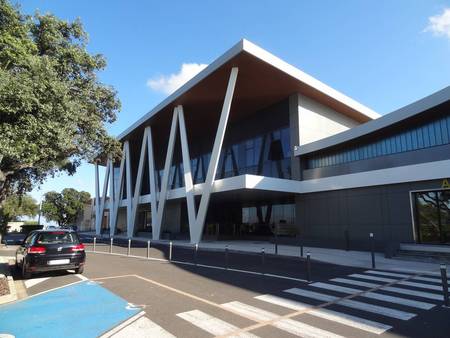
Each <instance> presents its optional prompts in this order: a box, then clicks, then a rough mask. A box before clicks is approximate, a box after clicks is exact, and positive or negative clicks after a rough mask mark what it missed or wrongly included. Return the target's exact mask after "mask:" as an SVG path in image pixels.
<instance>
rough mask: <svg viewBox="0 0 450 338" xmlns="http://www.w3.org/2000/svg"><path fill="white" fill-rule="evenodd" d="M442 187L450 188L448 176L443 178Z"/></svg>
mask: <svg viewBox="0 0 450 338" xmlns="http://www.w3.org/2000/svg"><path fill="white" fill-rule="evenodd" d="M442 189H450V182H449V181H448V179H447V178H446V179H444V180H442Z"/></svg>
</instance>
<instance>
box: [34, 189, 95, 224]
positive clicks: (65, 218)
mask: <svg viewBox="0 0 450 338" xmlns="http://www.w3.org/2000/svg"><path fill="white" fill-rule="evenodd" d="M90 201H91V195H90V194H89V193H88V192H86V191H77V190H75V189H73V188H66V189H64V190H63V191H62V192H61V193H58V192H56V191H50V192H48V193H46V194H45V195H44V201H43V202H42V214H43V215H44V216H45V218H46V219H47V220H49V221H55V222H58V224H59V225H60V226H62V225H71V224H74V223H75V222H76V220H77V218H78V216H79V215H80V213H81V212H82V211H83V208H84V207H85V205H86V204H87V203H89V202H90Z"/></svg>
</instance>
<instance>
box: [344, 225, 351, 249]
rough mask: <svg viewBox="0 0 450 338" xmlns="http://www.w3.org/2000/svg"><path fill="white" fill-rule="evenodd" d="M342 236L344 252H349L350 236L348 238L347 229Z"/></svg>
mask: <svg viewBox="0 0 450 338" xmlns="http://www.w3.org/2000/svg"><path fill="white" fill-rule="evenodd" d="M344 235H345V251H349V250H350V236H349V232H348V229H346V230H345V232H344Z"/></svg>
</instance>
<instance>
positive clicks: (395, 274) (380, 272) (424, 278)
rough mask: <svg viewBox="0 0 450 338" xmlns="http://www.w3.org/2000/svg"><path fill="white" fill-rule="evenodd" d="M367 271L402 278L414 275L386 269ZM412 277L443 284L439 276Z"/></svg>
mask: <svg viewBox="0 0 450 338" xmlns="http://www.w3.org/2000/svg"><path fill="white" fill-rule="evenodd" d="M365 273H370V274H376V275H382V276H390V277H400V278H408V277H412V275H404V274H401V273H392V272H384V271H376V270H367V271H365ZM411 279H415V280H420V281H423V282H430V283H438V284H441V280H440V279H439V278H430V277H422V276H415V277H412V278H411Z"/></svg>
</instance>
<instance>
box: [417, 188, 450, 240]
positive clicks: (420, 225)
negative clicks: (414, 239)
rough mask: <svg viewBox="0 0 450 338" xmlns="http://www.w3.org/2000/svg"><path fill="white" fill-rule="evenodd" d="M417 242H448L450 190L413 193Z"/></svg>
mask: <svg viewBox="0 0 450 338" xmlns="http://www.w3.org/2000/svg"><path fill="white" fill-rule="evenodd" d="M415 201H416V224H417V232H418V239H419V243H430V244H450V190H441V191H425V192H417V193H415Z"/></svg>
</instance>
